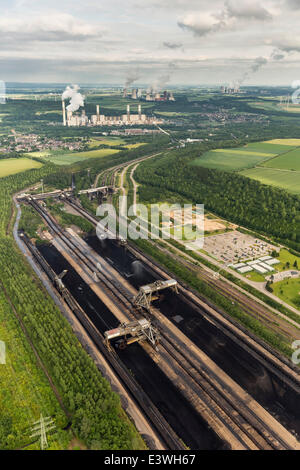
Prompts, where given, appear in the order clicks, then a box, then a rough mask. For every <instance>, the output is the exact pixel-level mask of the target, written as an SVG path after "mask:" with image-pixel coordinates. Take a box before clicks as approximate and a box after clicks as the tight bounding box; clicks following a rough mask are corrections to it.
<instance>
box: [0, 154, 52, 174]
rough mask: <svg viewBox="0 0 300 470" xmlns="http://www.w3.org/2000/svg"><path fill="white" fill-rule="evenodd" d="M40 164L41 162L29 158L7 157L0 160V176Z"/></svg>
mask: <svg viewBox="0 0 300 470" xmlns="http://www.w3.org/2000/svg"><path fill="white" fill-rule="evenodd" d="M42 166H43V165H42V163H40V162H37V161H34V160H30V159H29V158H7V159H4V160H0V178H3V177H4V176H9V175H15V174H16V173H21V172H22V171H26V170H32V169H34V168H41V167H42Z"/></svg>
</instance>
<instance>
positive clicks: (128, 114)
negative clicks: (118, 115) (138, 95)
mask: <svg viewBox="0 0 300 470" xmlns="http://www.w3.org/2000/svg"><path fill="white" fill-rule="evenodd" d="M127 121H130V106H129V104H128V105H127Z"/></svg>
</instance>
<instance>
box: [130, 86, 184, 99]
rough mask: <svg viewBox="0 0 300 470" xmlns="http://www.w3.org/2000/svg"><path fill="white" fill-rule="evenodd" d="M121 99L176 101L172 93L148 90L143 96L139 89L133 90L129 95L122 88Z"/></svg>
mask: <svg viewBox="0 0 300 470" xmlns="http://www.w3.org/2000/svg"><path fill="white" fill-rule="evenodd" d="M123 98H131V99H132V100H142V101H176V100H175V98H174V95H173V93H172V92H168V91H164V92H162V93H160V92H159V91H156V90H154V89H148V90H147V91H146V92H144V94H143V91H142V90H141V89H139V88H133V90H132V91H131V95H130V93H128V90H127V88H124V90H123Z"/></svg>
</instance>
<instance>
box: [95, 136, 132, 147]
mask: <svg viewBox="0 0 300 470" xmlns="http://www.w3.org/2000/svg"><path fill="white" fill-rule="evenodd" d="M123 144H125V141H124V140H123V139H119V138H118V137H116V138H113V137H110V138H103V139H92V140H91V141H90V142H89V147H90V148H94V147H99V146H100V145H108V146H110V147H113V146H117V145H123Z"/></svg>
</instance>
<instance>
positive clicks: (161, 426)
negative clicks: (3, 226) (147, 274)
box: [22, 233, 186, 450]
mask: <svg viewBox="0 0 300 470" xmlns="http://www.w3.org/2000/svg"><path fill="white" fill-rule="evenodd" d="M22 240H23V241H24V243H25V244H26V246H27V248H28V249H29V250H30V252H31V253H32V255H33V256H34V258H35V259H36V261H37V262H38V263H39V265H40V266H41V267H42V269H43V270H44V271H45V273H46V274H47V275H48V277H49V279H50V280H51V282H52V283H53V284H54V285H55V287H57V286H56V284H55V279H56V278H57V274H56V273H55V272H54V271H53V269H52V268H51V266H49V264H48V263H47V262H46V261H45V259H44V258H43V257H42V255H41V254H40V253H39V251H38V250H37V248H36V247H35V246H34V245H33V244H32V242H31V241H30V240H29V238H28V237H27V236H26V234H24V233H22ZM57 291H58V293H59V294H60V295H61V292H60V291H59V290H57ZM62 298H63V300H64V301H65V302H66V303H67V304H68V306H69V307H70V309H71V310H72V311H73V313H74V314H75V315H76V317H77V319H78V320H79V321H80V323H81V324H82V325H83V327H84V328H85V330H86V331H87V333H88V334H89V336H90V338H91V339H92V340H93V342H94V343H95V344H96V346H97V347H98V349H99V351H100V352H101V353H102V354H103V356H104V357H105V359H106V360H107V362H108V363H109V364H110V366H111V367H112V369H113V370H114V371H115V372H116V374H117V375H118V377H119V379H121V381H122V383H123V384H124V385H125V386H126V388H127V389H128V391H129V392H130V395H131V397H132V398H133V400H135V401H136V402H137V404H138V406H139V407H140V409H141V410H142V411H143V412H144V414H145V416H147V417H148V419H149V420H150V422H151V423H152V425H153V426H154V428H155V429H156V430H157V432H158V434H159V436H160V437H161V439H162V441H163V442H164V443H165V446H166V448H168V449H170V450H185V449H186V447H185V446H184V444H183V443H182V441H181V439H179V437H178V436H177V435H176V433H175V432H174V431H173V429H172V428H171V427H170V425H169V424H168V423H167V421H166V420H165V418H164V417H163V416H162V415H161V413H160V411H159V410H158V409H157V407H156V406H155V405H154V404H153V402H152V401H151V400H150V399H149V397H148V395H146V393H145V392H144V391H143V389H142V388H141V387H140V385H139V384H138V383H137V382H136V380H135V379H134V377H133V376H132V374H131V373H130V372H129V371H128V369H127V367H126V366H125V365H124V364H123V363H122V361H121V360H120V359H119V358H118V356H117V355H116V354H115V353H114V351H112V352H110V351H108V350H107V348H106V346H105V345H104V336H103V334H102V333H101V332H100V331H99V330H98V329H96V327H95V325H94V324H93V323H92V322H91V320H90V319H89V317H88V316H87V315H86V313H85V312H84V310H83V309H82V308H81V306H80V305H79V304H78V302H77V301H76V300H75V299H74V297H73V296H72V295H71V294H70V292H69V291H67V290H65V291H64V293H63V295H62Z"/></svg>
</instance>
